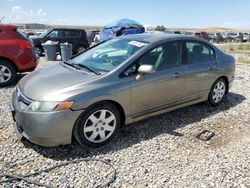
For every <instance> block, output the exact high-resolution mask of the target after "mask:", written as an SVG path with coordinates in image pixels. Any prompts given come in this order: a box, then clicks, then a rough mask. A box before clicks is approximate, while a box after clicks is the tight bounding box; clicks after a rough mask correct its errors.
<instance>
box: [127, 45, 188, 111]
mask: <svg viewBox="0 0 250 188" xmlns="http://www.w3.org/2000/svg"><path fill="white" fill-rule="evenodd" d="M182 62H183V61H182V43H181V42H178V41H176V42H167V43H165V44H163V45H160V46H157V47H156V48H154V49H152V50H151V51H149V52H148V53H146V54H145V55H143V56H142V57H140V58H139V59H138V60H137V61H136V63H135V65H137V68H138V67H139V66H140V65H143V64H150V65H153V66H154V67H155V69H156V72H155V73H152V74H146V75H144V79H143V80H136V78H135V76H132V77H131V111H132V114H133V115H132V114H131V115H132V116H140V115H146V114H147V113H151V112H156V111H158V110H161V109H163V108H164V107H167V106H168V104H172V105H173V104H175V103H177V102H178V101H180V100H182V98H183V97H184V95H185V94H184V88H185V87H184V86H185V70H186V69H185V65H183V64H182Z"/></svg>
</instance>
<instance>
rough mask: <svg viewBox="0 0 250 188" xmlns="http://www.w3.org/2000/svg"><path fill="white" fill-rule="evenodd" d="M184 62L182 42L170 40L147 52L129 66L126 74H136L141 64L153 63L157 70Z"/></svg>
mask: <svg viewBox="0 0 250 188" xmlns="http://www.w3.org/2000/svg"><path fill="white" fill-rule="evenodd" d="M181 63H182V43H181V42H168V43H166V44H164V45H161V46H158V47H156V48H154V49H152V50H151V51H149V52H147V53H146V54H144V55H143V56H141V57H140V58H139V59H137V60H136V62H135V63H134V64H133V65H131V66H130V67H128V68H127V69H126V70H125V71H124V74H125V75H126V76H129V75H131V74H136V73H137V69H138V68H139V66H140V65H153V66H154V67H155V69H156V71H159V70H163V69H168V68H171V67H174V66H177V65H180V64H181Z"/></svg>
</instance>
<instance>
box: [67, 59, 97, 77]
mask: <svg viewBox="0 0 250 188" xmlns="http://www.w3.org/2000/svg"><path fill="white" fill-rule="evenodd" d="M69 62H71V63H69ZM69 62H68V61H63V63H64V64H66V65H69V66H71V67H75V68H78V69H79V67H82V68H85V69H87V70H88V71H90V72H93V73H95V74H96V75H101V73H99V72H97V71H95V70H94V69H92V68H90V67H88V66H86V65H83V64H80V63H75V62H72V60H69Z"/></svg>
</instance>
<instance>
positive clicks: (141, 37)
mask: <svg viewBox="0 0 250 188" xmlns="http://www.w3.org/2000/svg"><path fill="white" fill-rule="evenodd" d="M120 38H125V39H132V40H138V41H145V42H149V43H153V42H160V41H163V40H168V39H169V40H174V39H183V40H189V39H194V40H197V41H200V39H198V38H197V37H193V36H187V35H183V34H178V35H176V34H167V33H166V34H165V33H163V34H150V33H145V34H135V35H125V36H121V37H120Z"/></svg>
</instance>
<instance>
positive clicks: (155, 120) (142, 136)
mask: <svg viewBox="0 0 250 188" xmlns="http://www.w3.org/2000/svg"><path fill="white" fill-rule="evenodd" d="M244 100H246V98H245V97H244V96H242V95H240V94H236V93H228V95H227V97H226V98H225V99H224V100H223V101H222V103H221V104H220V105H219V106H217V107H212V106H209V105H207V104H206V103H199V104H195V105H192V106H189V107H185V108H182V109H178V110H175V111H172V112H169V113H165V114H162V115H158V116H155V117H152V118H148V119H146V120H142V121H139V122H137V123H133V124H130V125H128V126H125V127H124V128H123V129H122V130H121V131H120V132H119V134H118V135H117V136H116V137H115V138H114V139H113V140H112V141H111V142H109V143H107V144H106V145H103V146H101V147H99V148H89V147H87V146H80V145H79V144H78V143H76V142H75V141H74V142H73V143H72V144H70V145H66V146H58V147H42V146H38V145H35V144H32V143H31V142H29V141H27V140H25V139H24V140H23V141H22V142H23V144H24V145H25V146H26V147H28V148H32V149H34V150H35V151H36V152H38V153H39V154H41V155H43V156H44V157H46V158H52V159H54V160H67V159H77V158H82V157H93V156H98V155H103V154H106V153H109V152H114V151H117V150H122V149H125V148H128V147H131V146H133V145H135V144H137V143H139V142H141V141H146V140H150V139H152V138H154V137H156V136H158V135H162V134H170V135H173V136H176V137H181V136H183V134H182V133H178V132H177V131H176V129H178V128H181V127H185V126H187V125H189V124H192V123H195V122H199V121H201V120H202V119H205V118H209V117H210V116H213V115H215V114H217V113H219V112H222V111H227V110H229V109H230V108H232V107H234V106H237V105H238V104H240V103H242V102H243V101H244Z"/></svg>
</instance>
